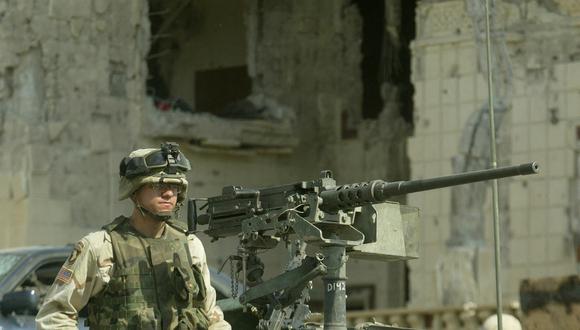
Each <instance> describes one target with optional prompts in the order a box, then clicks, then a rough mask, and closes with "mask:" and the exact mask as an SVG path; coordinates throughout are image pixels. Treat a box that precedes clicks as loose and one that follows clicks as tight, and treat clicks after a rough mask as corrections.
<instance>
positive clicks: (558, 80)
mask: <svg viewBox="0 0 580 330" xmlns="http://www.w3.org/2000/svg"><path fill="white" fill-rule="evenodd" d="M566 65H567V64H566V63H555V64H554V76H553V80H552V83H553V84H554V85H555V87H556V88H557V89H558V90H564V89H565V88H566V71H567V70H568V69H567V68H566Z"/></svg>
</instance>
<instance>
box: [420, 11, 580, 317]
mask: <svg viewBox="0 0 580 330" xmlns="http://www.w3.org/2000/svg"><path fill="white" fill-rule="evenodd" d="M481 10H482V7H479V8H478V7H477V5H476V3H475V2H473V1H430V2H422V3H421V4H420V6H419V8H418V12H417V20H418V22H417V24H418V25H417V27H418V36H417V39H416V41H415V42H414V46H413V54H414V55H413V58H414V70H413V83H414V85H415V88H416V94H415V105H416V109H415V114H416V118H415V119H416V120H415V123H416V129H415V135H414V136H413V137H412V138H411V139H410V141H409V155H410V158H411V176H412V178H422V177H432V176H437V175H444V174H449V173H453V172H460V171H462V170H464V169H476V168H482V167H485V166H487V164H489V142H486V141H488V139H489V129H488V128H486V127H487V125H488V119H487V116H486V115H485V111H486V109H487V102H486V100H487V84H486V65H485V61H483V59H485V56H484V55H485V48H483V47H484V43H483V39H482V38H483V37H484V36H483V35H481V34H478V33H477V32H476V31H483V29H482V23H483V20H482V17H484V16H482V15H481V13H482V11H481ZM494 12H495V16H494V17H495V26H496V27H497V28H498V29H499V30H501V31H502V33H501V34H499V37H498V38H497V39H496V40H495V41H494V43H493V49H494V51H493V54H492V55H493V58H494V63H495V65H496V68H497V69H496V70H494V74H495V78H496V86H497V88H496V90H495V93H496V100H497V102H496V105H495V106H496V111H497V113H498V118H496V126H497V130H498V131H497V136H498V159H499V163H500V165H509V164H514V165H515V164H520V163H524V162H529V161H537V162H538V163H539V164H540V166H541V171H542V173H541V174H540V175H537V176H530V177H520V178H513V179H506V180H502V181H501V182H500V186H499V188H500V196H499V199H500V208H501V221H502V225H501V227H502V229H503V233H502V235H503V236H502V249H503V254H502V257H503V263H502V267H503V270H504V272H503V274H504V281H503V289H504V298H505V299H506V300H507V301H511V300H515V299H517V297H518V296H517V294H518V287H519V282H520V281H521V279H523V278H530V277H531V278H534V277H541V276H546V275H550V276H551V275H567V274H573V273H575V272H576V259H575V258H576V256H575V252H574V251H575V249H576V247H575V244H577V243H575V242H574V237H575V236H577V234H575V231H577V229H574V228H577V227H578V217H577V215H576V214H577V211H575V210H576V206H575V205H576V204H577V202H576V200H577V198H578V197H577V192H576V189H577V188H576V186H577V173H578V172H577V171H576V166H577V159H576V158H577V129H576V126H577V122H578V117H579V116H580V99H579V98H578V95H579V94H580V89H579V88H578V86H579V85H578V84H579V82H580V80H579V79H580V78H579V77H580V76H579V75H578V70H579V69H578V68H579V65H580V64H579V63H580V62H578V61H579V59H580V58H579V57H578V54H579V53H578V46H579V45H580V38H579V37H578V36H579V35H580V24H579V22H580V21H579V19H580V8H578V5H577V2H575V1H534V2H517V3H516V2H513V1H501V2H498V4H497V7H496V8H494ZM490 187H491V186H489V185H487V184H483V185H479V186H471V187H469V188H465V189H463V190H453V189H448V190H441V191H437V192H426V193H422V194H414V195H411V196H410V197H409V203H410V204H413V205H416V206H419V207H421V208H422V211H423V213H422V214H423V233H422V242H423V247H422V257H421V259H419V260H417V261H413V262H411V263H410V267H411V291H412V292H411V305H413V306H429V305H431V306H433V305H441V304H452V305H458V304H462V303H465V302H467V301H475V302H477V303H494V302H495V300H494V299H495V291H494V281H493V269H494V268H493V238H492V237H493V236H492V233H493V231H492V223H493V220H492V216H491V192H490ZM434 283H435V285H433V284H434Z"/></svg>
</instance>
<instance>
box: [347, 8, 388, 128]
mask: <svg viewBox="0 0 580 330" xmlns="http://www.w3.org/2000/svg"><path fill="white" fill-rule="evenodd" d="M353 3H354V4H356V6H357V7H358V9H359V12H360V15H361V18H362V43H361V52H362V61H361V74H362V83H363V99H362V115H363V118H365V119H376V118H377V117H378V116H379V114H380V113H381V111H382V110H383V99H382V97H381V81H380V74H379V72H380V68H381V57H382V47H383V45H382V43H383V38H384V34H385V2H384V0H353Z"/></svg>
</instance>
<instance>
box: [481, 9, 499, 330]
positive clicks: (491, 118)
mask: <svg viewBox="0 0 580 330" xmlns="http://www.w3.org/2000/svg"><path fill="white" fill-rule="evenodd" d="M489 15H490V12H489V0H485V36H486V45H487V47H486V52H487V89H488V91H487V92H488V102H489V108H488V109H489V136H490V139H491V146H490V152H491V155H490V156H491V167H492V168H497V154H496V150H495V120H494V99H493V73H492V67H491V66H492V63H491V33H490V30H491V27H490V18H489ZM491 184H492V198H493V239H494V243H495V246H494V250H495V251H494V252H495V253H494V255H495V295H496V302H497V325H498V329H499V330H503V321H502V311H503V308H502V296H501V295H502V289H501V284H502V282H501V255H500V253H501V248H500V243H501V237H500V224H499V202H498V188H497V179H494V180H493V181H492V182H491Z"/></svg>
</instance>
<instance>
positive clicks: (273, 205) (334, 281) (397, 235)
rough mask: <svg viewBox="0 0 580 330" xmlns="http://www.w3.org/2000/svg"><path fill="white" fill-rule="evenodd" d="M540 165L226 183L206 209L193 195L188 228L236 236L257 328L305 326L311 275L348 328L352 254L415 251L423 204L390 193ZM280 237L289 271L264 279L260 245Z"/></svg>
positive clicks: (246, 301)
mask: <svg viewBox="0 0 580 330" xmlns="http://www.w3.org/2000/svg"><path fill="white" fill-rule="evenodd" d="M538 171H539V167H538V165H537V164H536V163H527V164H522V165H517V166H508V167H501V168H496V169H488V170H481V171H474V172H467V173H461V174H456V175H449V176H444V177H439V178H432V179H423V180H412V181H396V182H386V181H382V180H373V181H369V182H362V183H354V184H346V185H339V186H337V185H336V181H335V180H334V179H333V177H332V173H331V172H330V171H322V172H321V176H320V178H319V179H317V180H312V181H302V182H297V183H294V184H287V185H281V186H276V187H269V188H261V189H247V188H243V187H240V186H227V187H224V188H223V191H222V194H221V195H220V196H215V197H210V198H207V199H203V201H206V202H207V203H206V204H205V205H204V206H202V207H201V210H202V211H205V213H203V214H200V215H199V216H197V210H196V202H197V201H199V200H200V199H193V200H190V203H189V209H190V212H188V224H189V227H190V230H191V229H195V228H196V227H197V224H201V225H207V226H208V228H207V229H206V230H204V233H206V234H207V235H209V236H211V237H213V239H214V240H217V239H220V238H224V237H230V236H237V237H239V239H240V246H239V248H238V255H237V256H236V257H235V258H236V259H237V260H239V265H238V267H237V270H238V272H242V273H243V275H242V279H243V281H244V284H249V286H250V288H249V289H247V290H246V291H245V292H244V293H242V294H241V295H240V297H239V298H237V301H236V303H237V302H239V303H241V304H243V305H252V306H254V307H258V309H259V310H260V312H261V313H262V317H263V320H262V321H261V322H260V325H259V329H268V330H270V329H297V328H299V327H300V326H302V324H303V323H304V319H305V318H307V317H308V315H309V314H310V311H309V309H308V305H307V301H308V299H309V296H308V286H309V282H310V281H311V280H312V279H313V278H315V277H317V276H322V278H323V281H324V285H325V300H324V329H333V330H334V329H341V330H344V329H347V328H346V261H347V259H348V257H349V256H352V257H358V258H367V259H374V260H384V261H391V260H405V259H411V258H417V257H418V235H417V229H418V225H419V224H418V219H419V211H418V209H416V208H412V207H408V206H403V205H399V204H398V203H392V202H387V200H388V199H389V198H391V197H393V196H397V195H404V194H408V193H414V192H419V191H426V190H432V189H440V188H445V187H450V186H455V185H461V184H467V183H473V182H480V181H486V180H491V179H499V178H505V177H510V176H517V175H528V174H536V173H538ZM280 240H284V241H285V242H286V244H287V246H289V247H290V250H291V251H290V256H291V258H290V262H289V265H288V269H287V272H285V273H284V274H282V275H279V276H276V277H274V278H272V279H269V280H263V279H262V278H261V276H262V274H263V264H261V262H260V261H259V258H258V257H257V251H258V250H261V249H271V248H274V247H275V246H276V245H277V244H278V242H279V241H280ZM307 244H311V245H314V246H316V247H318V250H319V253H317V254H316V256H314V257H312V256H307V255H306V253H305V246H306V245H307ZM260 267H261V268H260ZM248 282H249V283H248ZM246 287H247V286H246V285H244V288H246ZM234 296H236V293H234ZM232 305H235V304H233V303H232V302H231V301H230V302H228V306H232Z"/></svg>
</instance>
